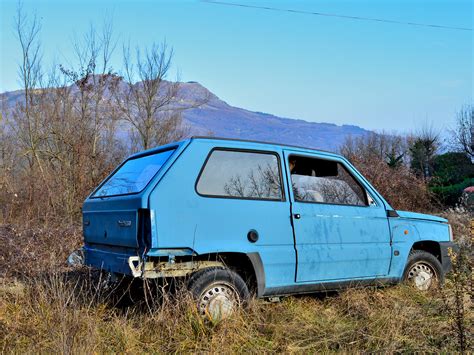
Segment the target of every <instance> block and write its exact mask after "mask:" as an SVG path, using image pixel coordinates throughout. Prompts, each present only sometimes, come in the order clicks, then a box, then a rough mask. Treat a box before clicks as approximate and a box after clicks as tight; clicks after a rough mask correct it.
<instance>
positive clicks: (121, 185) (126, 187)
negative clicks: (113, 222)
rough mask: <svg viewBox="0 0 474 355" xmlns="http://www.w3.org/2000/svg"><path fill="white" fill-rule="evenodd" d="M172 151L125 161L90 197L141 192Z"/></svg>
mask: <svg viewBox="0 0 474 355" xmlns="http://www.w3.org/2000/svg"><path fill="white" fill-rule="evenodd" d="M173 152H174V150H166V151H164V152H159V153H156V154H150V155H146V156H143V157H139V158H134V159H130V160H127V161H126V162H125V164H123V165H122V166H121V167H120V169H118V170H117V171H116V172H115V174H113V175H112V176H111V177H110V178H109V179H108V180H107V181H106V182H105V183H104V184H103V185H102V186H101V187H100V188H99V189H98V190H97V191H96V192H95V193H94V195H93V196H92V197H107V196H115V195H127V194H133V193H138V192H140V191H142V190H143V189H144V188H145V187H146V185H148V183H149V182H150V181H151V179H152V178H153V177H154V176H155V175H156V173H157V172H158V171H159V170H160V168H161V167H162V166H163V164H164V163H166V161H167V160H168V158H169V157H170V156H171V154H173Z"/></svg>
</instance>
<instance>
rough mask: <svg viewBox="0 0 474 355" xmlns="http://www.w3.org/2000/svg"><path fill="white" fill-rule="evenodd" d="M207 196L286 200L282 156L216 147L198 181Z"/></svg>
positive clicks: (201, 192)
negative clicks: (282, 175)
mask: <svg viewBox="0 0 474 355" xmlns="http://www.w3.org/2000/svg"><path fill="white" fill-rule="evenodd" d="M196 191H197V192H198V193H199V194H200V195H203V196H209V197H228V198H241V199H260V200H282V199H283V193H282V183H281V172H280V162H279V159H278V156H277V155H276V154H273V153H266V152H253V151H252V152H250V151H231V150H219V149H216V150H213V151H212V153H211V155H210V156H209V157H208V159H207V161H206V163H205V165H204V168H203V170H202V172H201V174H200V176H199V179H198V182H197V184H196Z"/></svg>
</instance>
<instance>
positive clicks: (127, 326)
mask: <svg viewBox="0 0 474 355" xmlns="http://www.w3.org/2000/svg"><path fill="white" fill-rule="evenodd" d="M446 216H447V217H449V218H450V221H451V223H452V224H453V226H454V228H455V233H456V236H457V238H458V240H459V241H460V242H461V243H462V245H463V246H464V251H466V253H465V256H467V257H464V258H463V259H462V260H461V259H458V260H455V262H456V263H458V264H459V265H457V269H456V272H455V273H454V274H453V275H452V276H451V277H450V278H449V279H448V281H447V284H446V286H445V288H444V289H443V290H438V291H433V292H430V293H422V292H419V291H416V290H414V289H412V288H410V287H408V286H403V285H400V286H397V287H390V288H384V289H381V288H365V289H351V290H347V291H345V292H341V293H334V294H329V295H312V296H298V297H288V298H285V299H283V300H282V302H279V303H268V302H265V301H262V300H254V301H252V302H251V304H250V306H249V307H248V308H247V309H244V310H240V311H238V312H237V313H235V314H234V315H233V316H232V317H231V318H229V319H226V320H224V321H222V322H220V323H217V324H215V323H212V322H210V321H208V320H206V319H202V318H201V317H200V316H199V315H198V314H197V312H196V311H195V308H194V307H193V304H192V302H191V301H190V300H189V298H188V297H187V296H186V295H181V296H179V297H173V298H171V297H168V296H166V295H165V296H164V298H160V301H157V299H158V298H157V297H156V296H151V293H146V294H147V296H146V297H145V296H143V294H141V295H140V294H139V295H137V296H136V298H135V303H134V304H133V305H128V306H125V305H123V304H121V305H118V304H117V303H116V298H115V297H112V296H111V295H110V291H109V290H108V289H106V288H104V287H102V286H101V285H102V283H101V280H100V278H98V277H97V276H96V275H95V274H91V273H90V272H89V271H88V270H87V269H81V270H71V269H68V268H67V267H66V266H65V264H64V260H65V258H66V256H67V254H68V252H69V251H70V250H72V249H73V248H74V247H76V246H78V245H80V231H78V230H77V228H74V227H71V228H66V229H64V228H62V229H59V228H56V229H55V228H23V229H22V230H17V229H15V228H14V227H12V226H3V227H1V229H0V243H1V245H2V248H1V252H0V271H1V277H2V278H1V280H0V351H1V352H2V353H12V352H14V353H23V352H46V353H50V352H54V353H57V352H60V353H86V352H87V353H90V352H100V353H102V352H130V353H131V352H159V353H168V352H180V353H181V352H208V351H210V352H216V353H217V352H226V353H229V352H252V353H262V352H289V353H292V352H296V353H307V352H335V351H344V352H369V351H383V352H401V351H404V352H414V351H426V352H448V353H450V352H458V351H460V350H464V351H472V350H473V349H472V348H471V345H472V340H473V339H472V334H470V332H469V331H470V330H471V331H472V325H473V321H474V316H473V308H472V305H473V303H472V296H473V293H472V255H471V254H470V253H471V247H472V244H471V243H472V240H471V238H470V235H469V230H468V226H469V225H468V221H469V216H468V215H467V214H466V213H462V212H459V211H458V212H456V211H451V212H450V213H447V214H446ZM116 293H117V292H116ZM153 294H156V293H153ZM122 303H123V302H122ZM461 343H462V344H461Z"/></svg>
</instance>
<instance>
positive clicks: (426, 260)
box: [403, 250, 444, 291]
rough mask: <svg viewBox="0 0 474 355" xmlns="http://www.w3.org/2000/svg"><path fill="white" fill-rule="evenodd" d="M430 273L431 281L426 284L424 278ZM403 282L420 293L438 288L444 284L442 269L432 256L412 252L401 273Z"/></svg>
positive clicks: (419, 251) (420, 252) (424, 252)
mask: <svg viewBox="0 0 474 355" xmlns="http://www.w3.org/2000/svg"><path fill="white" fill-rule="evenodd" d="M430 273H431V280H432V281H431V282H428V281H427V280H428V279H427V278H426V276H427V275H430ZM433 281H434V282H433ZM403 282H405V283H408V284H412V285H413V286H414V287H416V288H417V289H419V290H422V291H427V290H430V289H433V288H436V287H440V286H442V285H443V283H444V272H443V267H442V265H441V263H440V261H439V260H438V258H436V256H434V255H433V254H431V253H428V252H426V251H423V250H412V251H411V252H410V255H409V256H408V260H407V264H406V266H405V270H404V272H403Z"/></svg>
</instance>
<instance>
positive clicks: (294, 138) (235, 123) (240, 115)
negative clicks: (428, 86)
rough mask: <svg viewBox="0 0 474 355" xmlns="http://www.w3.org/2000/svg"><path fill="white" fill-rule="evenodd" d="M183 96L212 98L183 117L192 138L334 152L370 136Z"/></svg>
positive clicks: (7, 104) (187, 89)
mask: <svg viewBox="0 0 474 355" xmlns="http://www.w3.org/2000/svg"><path fill="white" fill-rule="evenodd" d="M136 85H139V84H136ZM180 96H181V97H180V101H184V102H197V101H199V99H200V98H202V97H205V96H207V97H208V98H209V100H208V101H207V103H206V104H204V105H203V106H201V107H199V108H195V109H190V110H187V111H185V112H184V114H183V118H184V123H185V124H186V125H187V126H188V127H189V128H190V134H192V135H209V134H212V135H214V136H218V137H225V138H242V139H251V140H260V141H267V142H277V143H285V144H293V145H301V146H307V147H312V148H319V149H326V150H335V149H337V147H338V146H339V145H340V144H341V143H342V142H343V141H344V139H345V137H346V136H348V135H352V136H354V137H355V136H360V135H366V134H368V133H369V132H370V131H367V130H365V129H363V128H360V127H357V126H352V125H342V126H338V125H335V124H331V123H316V122H308V121H304V120H299V119H291V118H283V117H278V116H274V115H271V114H268V113H263V112H253V111H249V110H245V109H243V108H238V107H234V106H231V105H229V104H227V103H226V102H225V101H223V100H222V99H220V98H219V97H217V96H216V95H214V94H213V93H212V92H210V91H209V90H208V89H207V88H205V87H204V86H202V85H201V84H199V83H196V82H188V83H183V84H182V87H181V91H180ZM22 99H23V96H22V92H21V91H12V92H5V93H3V94H0V102H1V106H0V107H1V109H2V111H3V112H5V111H8V110H10V109H11V108H13V107H14V105H15V104H16V103H17V102H19V101H21V100H22Z"/></svg>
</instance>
